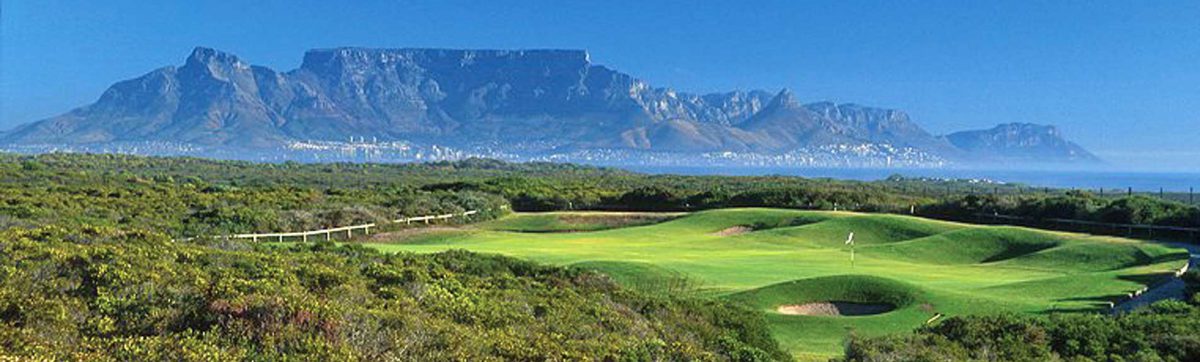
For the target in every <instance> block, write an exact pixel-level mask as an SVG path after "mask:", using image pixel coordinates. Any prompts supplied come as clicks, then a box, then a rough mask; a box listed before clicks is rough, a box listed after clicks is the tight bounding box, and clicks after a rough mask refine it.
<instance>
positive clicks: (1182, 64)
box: [0, 0, 1200, 171]
mask: <svg viewBox="0 0 1200 362" xmlns="http://www.w3.org/2000/svg"><path fill="white" fill-rule="evenodd" d="M0 1H2V3H0V128H3V129H7V128H11V127H12V126H15V125H17V124H19V123H24V122H28V121H33V120H37V119H41V118H45V117H48V116H52V115H55V114H58V113H62V112H64V111H66V110H69V109H70V108H73V107H76V106H80V105H84V104H87V103H90V102H92V101H94V100H95V99H96V98H97V97H98V96H99V95H100V93H101V92H103V91H104V89H105V88H107V87H108V86H109V85H111V84H112V83H114V82H116V81H118V80H122V79H128V78H132V77H135V76H138V75H140V74H143V73H145V72H148V71H150V70H152V69H154V68H157V67H161V66H164V65H170V64H181V63H182V62H183V60H184V58H185V57H186V56H187V54H188V52H190V50H191V49H192V48H193V47H195V46H198V45H203V46H209V47H214V48H217V49H221V50H225V51H229V52H232V53H235V54H237V55H239V56H240V57H242V58H243V59H245V60H247V61H249V62H251V63H254V64H260V65H266V66H271V67H274V68H277V69H280V70H288V69H292V68H295V67H296V66H298V65H299V63H300V60H301V56H302V54H303V52H304V51H305V50H307V49H311V48H322V47H336V46H366V47H451V48H576V49H578V48H582V49H587V50H589V51H590V52H591V54H592V59H593V61H594V62H596V63H600V64H605V65H608V66H611V67H613V68H616V69H619V70H622V71H625V72H628V73H631V74H634V75H636V76H638V77H641V78H643V79H646V80H647V81H649V82H650V83H652V84H654V85H656V86H666V87H671V88H674V89H677V90H681V91H691V92H709V91H725V90H731V89H756V88H761V89H769V90H776V89H779V88H785V87H786V88H790V89H792V90H793V91H794V92H795V93H796V94H797V95H798V96H799V97H801V98H802V99H804V100H806V101H819V100H831V101H837V102H854V103H860V104H866V105H872V106H880V107H890V108H898V109H903V110H905V111H907V112H908V113H909V114H910V115H911V116H912V117H913V118H914V119H915V120H916V121H917V122H918V123H920V124H921V125H923V126H924V127H925V128H926V129H928V130H929V131H931V132H933V133H938V134H940V133H947V132H952V131H955V130H962V129H973V128H986V127H991V126H993V125H995V124H997V123H1004V122H1035V123H1049V124H1056V125H1058V126H1060V127H1061V128H1062V129H1063V130H1064V132H1065V133H1066V134H1067V135H1068V136H1069V137H1070V138H1071V139H1073V140H1076V141H1078V142H1079V143H1080V144H1082V145H1084V146H1085V147H1087V148H1089V149H1091V150H1093V151H1095V152H1096V153H1098V154H1100V155H1101V156H1102V157H1104V158H1106V159H1109V160H1111V161H1112V162H1114V163H1116V164H1118V165H1121V166H1125V167H1135V168H1158V169H1168V170H1178V171H1197V170H1200V146H1197V145H1198V144H1200V102H1198V101H1200V40H1198V39H1200V21H1198V20H1197V19H1200V2H1184V1H1138V2H1131V1H1021V2H1018V1H996V2H988V1H762V2H759V1H589V2H584V1H522V2H506V1H344V2H343V1H269V0H267V1H263V0H259V1H227V2H222V1H114V0H110V1H102V2H101V1H55V0H49V1H33V0H20V1H14V0H0Z"/></svg>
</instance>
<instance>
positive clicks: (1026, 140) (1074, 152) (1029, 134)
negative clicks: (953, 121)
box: [945, 123, 1100, 162]
mask: <svg viewBox="0 0 1200 362" xmlns="http://www.w3.org/2000/svg"><path fill="white" fill-rule="evenodd" d="M945 138H946V139H947V140H948V141H950V143H952V144H953V145H954V146H955V147H958V148H959V149H962V150H964V151H967V152H969V153H972V154H973V155H974V156H976V157H979V158H984V159H990V160H997V161H1020V162H1028V161H1039V162H1099V160H1100V159H1099V158H1097V157H1096V156H1095V155H1093V154H1092V153H1091V152H1088V151H1087V150H1085V149H1084V148H1083V147H1080V146H1079V145H1077V144H1075V143H1074V142H1071V141H1068V140H1066V139H1064V138H1063V135H1062V132H1061V131H1059V130H1058V127H1055V126H1051V125H1041V124H1034V123H1004V124H1000V125H997V126H995V127H992V128H990V129H985V130H974V131H962V132H955V133H951V134H949V135H946V136H945Z"/></svg>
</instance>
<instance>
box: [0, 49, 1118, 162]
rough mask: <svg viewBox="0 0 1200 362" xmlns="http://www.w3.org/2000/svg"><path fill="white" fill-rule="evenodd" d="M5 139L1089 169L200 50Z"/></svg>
mask: <svg viewBox="0 0 1200 362" xmlns="http://www.w3.org/2000/svg"><path fill="white" fill-rule="evenodd" d="M0 137H2V138H0V143H5V144H10V145H68V146H70V145H104V144H121V143H137V142H165V143H172V144H183V145H189V147H193V146H194V147H202V148H208V149H221V148H238V149H289V148H290V149H295V148H296V144H298V143H306V142H310V143H311V142H343V141H351V142H353V140H360V141H362V140H366V139H371V140H373V141H374V142H393V141H403V142H408V143H413V144H419V145H424V146H426V147H442V148H443V149H445V148H457V149H468V150H469V149H476V150H478V149H487V150H490V151H489V152H495V153H496V154H502V155H510V156H515V157H533V156H538V155H541V156H545V155H555V154H580V152H583V153H587V152H599V151H601V150H604V152H617V153H620V154H623V155H631V154H656V155H660V156H655V157H674V156H670V155H672V154H675V155H679V154H688V155H694V154H710V153H712V154H721V155H729V154H737V155H757V156H753V157H750V156H747V157H750V158H752V159H757V158H762V157H767V158H770V157H784V156H780V155H793V156H794V157H795V158H796V159H801V160H810V161H811V160H815V159H826V158H829V159H850V158H854V157H860V158H861V157H876V158H881V159H882V158H886V159H887V162H888V163H889V164H890V163H891V162H892V160H893V158H912V159H921V160H950V161H973V160H974V158H975V157H976V156H986V157H982V158H981V159H988V160H994V159H1004V158H1008V157H1010V156H1012V157H1026V156H1030V155H1035V154H1037V155H1046V156H1047V157H1048V159H1063V160H1068V161H1075V160H1091V159H1094V157H1074V156H1072V155H1076V154H1079V155H1083V154H1087V153H1086V151H1083V150H1082V149H1080V148H1078V146H1075V145H1074V144H1072V143H1070V142H1067V141H1065V140H1062V139H1061V137H1059V135H1058V134H1057V133H1054V134H1046V135H1042V137H1043V138H1045V140H1044V141H1042V142H1037V143H1036V144H1037V145H1038V146H1037V147H1025V146H1024V145H1025V144H1023V143H1021V142H992V143H988V142H982V141H981V142H970V141H968V140H967V139H970V138H972V136H969V134H953V135H950V136H947V137H936V136H933V135H931V134H929V133H928V132H926V131H925V130H924V129H922V128H921V127H920V126H919V125H917V124H916V123H914V122H913V121H912V120H910V119H909V117H908V116H907V115H906V114H905V113H904V112H901V111H897V110H888V109H878V108H870V107H864V106H859V105H854V104H840V105H839V104H833V103H828V102H822V103H812V104H803V103H801V102H800V101H798V100H797V99H796V98H795V96H794V95H793V94H792V93H791V92H790V91H788V90H782V91H779V92H766V91H757V90H756V91H733V92H723V93H712V94H691V93H684V92H676V91H674V90H671V89H668V88H661V87H653V86H651V85H649V84H647V83H646V82H644V81H642V80H639V79H637V78H635V77H633V76H631V75H628V74H625V73H622V72H619V71H616V70H613V69H610V68H607V67H605V66H602V65H596V64H593V63H592V62H591V60H590V57H589V55H588V53H587V52H585V51H580V50H453V49H366V48H336V49H319V50H312V51H309V52H307V53H306V54H305V55H304V60H303V63H302V64H301V65H300V67H299V68H298V69H295V70H291V71H286V72H280V71H276V70H273V69H270V68H267V67H261V66H254V65H251V64H249V63H247V62H245V61H243V60H241V59H240V58H238V57H237V56H235V55H232V54H228V53H224V52H221V51H217V50H214V49H209V48H196V49H195V50H194V51H193V52H192V54H191V55H190V56H189V57H188V58H187V60H186V61H185V62H184V64H183V65H182V66H179V67H175V66H168V67H164V68H160V69H157V70H154V71H151V72H150V73H147V74H146V75H143V76H141V77H138V78H136V79H132V80H127V81H122V82H119V83H117V84H115V85H113V86H112V87H111V88H109V89H108V90H107V91H105V92H104V94H103V95H101V96H100V99H99V100H97V101H96V102H95V103H93V104H90V105H87V106H84V107H80V108H77V109H75V110H72V111H70V112H67V113H65V114H63V115H60V116H57V117H53V118H50V119H46V120H42V121H38V122H33V123H30V124H26V125H23V126H20V127H18V128H16V129H14V130H12V131H10V132H7V133H5V134H4V135H3V136H0ZM984 138H986V137H984ZM1055 140H1057V141H1055ZM960 143H961V144H960ZM664 155H665V156H664ZM822 155H825V156H828V157H825V156H822ZM1088 155H1089V156H1090V154H1088ZM793 156H786V157H793ZM589 157H590V156H589ZM786 157H785V158H786ZM813 162H816V161H813ZM921 162H925V161H921ZM939 162H940V161H939Z"/></svg>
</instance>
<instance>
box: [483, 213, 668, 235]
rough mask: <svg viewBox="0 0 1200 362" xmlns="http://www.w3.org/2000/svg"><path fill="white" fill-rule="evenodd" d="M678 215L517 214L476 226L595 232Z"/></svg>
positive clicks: (654, 221) (661, 220)
mask: <svg viewBox="0 0 1200 362" xmlns="http://www.w3.org/2000/svg"><path fill="white" fill-rule="evenodd" d="M679 215H680V214H677V213H653V212H611V213H609V212H546V213H520V214H513V215H510V216H508V217H504V218H500V219H496V220H492V221H488V222H485V223H482V224H480V225H479V227H481V228H484V229H488V230H496V231H513V232H527V233H545V232H576V231H598V230H608V229H616V228H623V227H632V226H642V225H650V224H656V223H660V222H663V221H667V220H670V219H674V218H676V217H678V216H679Z"/></svg>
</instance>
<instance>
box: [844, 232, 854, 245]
mask: <svg viewBox="0 0 1200 362" xmlns="http://www.w3.org/2000/svg"><path fill="white" fill-rule="evenodd" d="M850 244H854V232H853V231H851V232H850V236H847V237H846V245H850Z"/></svg>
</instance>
